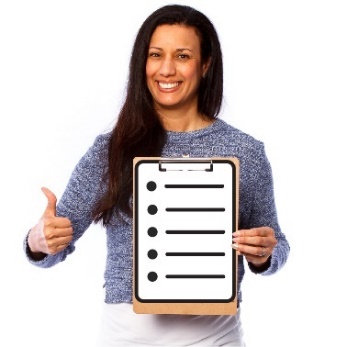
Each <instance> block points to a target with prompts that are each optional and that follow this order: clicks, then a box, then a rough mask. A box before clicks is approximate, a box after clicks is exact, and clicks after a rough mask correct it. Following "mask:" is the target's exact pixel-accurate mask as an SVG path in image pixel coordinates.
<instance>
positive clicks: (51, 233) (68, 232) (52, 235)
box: [44, 226, 73, 240]
mask: <svg viewBox="0 0 347 347" xmlns="http://www.w3.org/2000/svg"><path fill="white" fill-rule="evenodd" d="M44 234H45V238H46V239H47V240H50V239H59V238H60V237H66V236H71V237H72V234H73V230H72V227H67V228H56V227H53V226H47V227H46V228H45V229H44Z"/></svg>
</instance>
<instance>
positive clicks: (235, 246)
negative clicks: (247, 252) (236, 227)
mask: <svg viewBox="0 0 347 347" xmlns="http://www.w3.org/2000/svg"><path fill="white" fill-rule="evenodd" d="M231 247H232V248H234V249H236V250H238V248H239V245H238V244H237V243H232V244H231Z"/></svg>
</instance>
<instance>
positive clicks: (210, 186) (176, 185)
mask: <svg viewBox="0 0 347 347" xmlns="http://www.w3.org/2000/svg"><path fill="white" fill-rule="evenodd" d="M165 188H224V184H165Z"/></svg>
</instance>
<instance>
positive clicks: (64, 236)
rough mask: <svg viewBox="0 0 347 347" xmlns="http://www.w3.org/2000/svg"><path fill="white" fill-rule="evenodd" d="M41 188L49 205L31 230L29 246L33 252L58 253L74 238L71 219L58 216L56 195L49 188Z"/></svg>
mask: <svg viewBox="0 0 347 347" xmlns="http://www.w3.org/2000/svg"><path fill="white" fill-rule="evenodd" d="M41 190H42V192H43V193H44V194H45V196H46V198H47V206H46V209H45V211H44V213H43V215H42V217H41V218H40V220H39V222H38V223H37V224H36V225H35V226H34V227H33V228H32V229H31V230H30V232H29V236H28V246H29V248H30V251H31V252H32V253H33V254H40V253H45V254H56V253H58V252H60V251H62V250H63V249H64V248H66V247H67V246H68V244H69V243H70V242H71V240H72V233H73V230H72V226H71V221H70V220H69V219H68V218H64V217H57V216H56V206H57V198H56V196H55V195H54V193H52V192H51V191H50V190H49V189H48V188H45V187H43V188H41Z"/></svg>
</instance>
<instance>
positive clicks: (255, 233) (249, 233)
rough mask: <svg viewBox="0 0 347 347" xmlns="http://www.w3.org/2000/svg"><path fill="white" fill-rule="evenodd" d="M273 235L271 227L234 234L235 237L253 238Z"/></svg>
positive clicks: (243, 230) (241, 230) (244, 230)
mask: <svg viewBox="0 0 347 347" xmlns="http://www.w3.org/2000/svg"><path fill="white" fill-rule="evenodd" d="M272 234H273V230H272V229H271V228H269V227H260V228H252V229H240V230H237V231H235V232H233V236H234V237H245V236H248V237H252V236H261V237H265V236H269V235H272Z"/></svg>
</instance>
